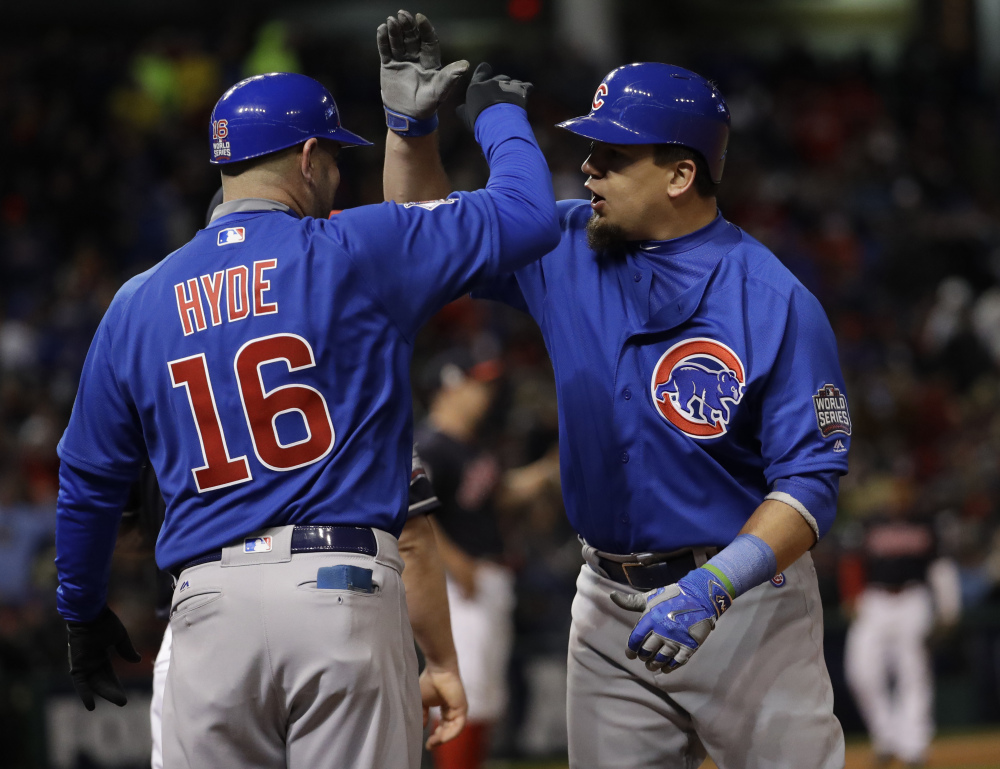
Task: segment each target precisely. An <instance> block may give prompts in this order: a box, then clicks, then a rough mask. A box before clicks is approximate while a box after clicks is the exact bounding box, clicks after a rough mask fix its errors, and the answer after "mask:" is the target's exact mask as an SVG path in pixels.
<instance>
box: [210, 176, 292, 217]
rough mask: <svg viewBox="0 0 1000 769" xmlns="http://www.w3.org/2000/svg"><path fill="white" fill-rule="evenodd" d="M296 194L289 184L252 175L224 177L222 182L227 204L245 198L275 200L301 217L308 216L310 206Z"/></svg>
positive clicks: (224, 199) (224, 198)
mask: <svg viewBox="0 0 1000 769" xmlns="http://www.w3.org/2000/svg"><path fill="white" fill-rule="evenodd" d="M244 177H247V178H244ZM296 192H297V191H296V190H295V189H293V188H292V187H291V185H289V184H284V183H275V182H273V181H272V180H269V179H262V178H259V177H255V176H252V175H251V174H244V175H241V176H238V177H233V178H229V179H227V178H226V177H223V181H222V194H223V201H224V202H226V203H228V202H229V201H231V200H240V199H243V198H261V199H263V200H274V201H276V202H278V203H284V204H285V205H286V206H288V207H289V208H290V209H292V210H293V211H294V212H295V213H296V214H298V215H299V216H300V217H302V216H306V215H307V209H308V206H307V204H306V202H305V201H304V200H303V199H302V198H303V196H302V195H301V194H296Z"/></svg>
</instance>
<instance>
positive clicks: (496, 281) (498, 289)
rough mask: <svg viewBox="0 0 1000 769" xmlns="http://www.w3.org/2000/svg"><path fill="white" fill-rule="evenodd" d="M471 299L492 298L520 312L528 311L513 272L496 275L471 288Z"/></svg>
mask: <svg viewBox="0 0 1000 769" xmlns="http://www.w3.org/2000/svg"><path fill="white" fill-rule="evenodd" d="M472 298H473V299H492V300H493V301H495V302H503V303H504V304H508V305H510V306H511V307H513V308H514V309H515V310H520V311H521V312H530V310H529V309H528V302H527V300H526V299H525V298H524V292H523V291H521V286H520V285H519V284H518V282H517V277H516V276H515V275H514V274H512V273H511V274H507V275H498V276H497V277H495V278H492V279H490V280H488V281H486V282H485V283H480V284H479V285H478V286H476V287H475V288H474V289H472Z"/></svg>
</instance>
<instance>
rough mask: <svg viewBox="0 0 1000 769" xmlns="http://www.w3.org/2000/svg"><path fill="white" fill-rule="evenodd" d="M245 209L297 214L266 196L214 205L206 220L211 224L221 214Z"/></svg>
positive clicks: (234, 212)
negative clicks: (210, 215) (210, 214)
mask: <svg viewBox="0 0 1000 769" xmlns="http://www.w3.org/2000/svg"><path fill="white" fill-rule="evenodd" d="M245 211H281V212H282V213H285V214H291V215H292V216H296V217H297V216H298V214H296V213H295V212H294V211H292V209H291V208H289V207H288V206H286V205H285V204H284V203H279V202H278V201H277V200H268V199H267V198H239V199H237V200H229V201H226V202H225V203H222V204H220V205H218V206H216V207H215V210H214V211H213V212H212V218H211V219H209V220H208V223H209V224H212V223H213V222H214V221H215V220H216V219H219V218H221V217H223V216H229V214H238V213H243V212H245Z"/></svg>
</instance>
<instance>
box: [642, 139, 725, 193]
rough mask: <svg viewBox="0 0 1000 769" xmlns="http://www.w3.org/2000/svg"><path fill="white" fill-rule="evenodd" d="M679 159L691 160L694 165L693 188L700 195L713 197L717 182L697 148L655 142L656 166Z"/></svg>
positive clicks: (654, 160)
mask: <svg viewBox="0 0 1000 769" xmlns="http://www.w3.org/2000/svg"><path fill="white" fill-rule="evenodd" d="M679 160H693V161H694V167H695V175H694V189H695V192H697V193H698V195H699V196H700V197H703V198H713V197H715V195H716V193H717V190H718V189H719V183H718V182H714V181H712V174H711V173H710V172H709V170H708V162H707V161H706V160H705V156H704V155H702V154H701V153H700V152H698V150H694V149H691V148H690V147H686V146H684V145H683V144H656V145H654V146H653V162H654V163H656V165H658V166H665V165H667V164H668V163H676V162H678V161H679Z"/></svg>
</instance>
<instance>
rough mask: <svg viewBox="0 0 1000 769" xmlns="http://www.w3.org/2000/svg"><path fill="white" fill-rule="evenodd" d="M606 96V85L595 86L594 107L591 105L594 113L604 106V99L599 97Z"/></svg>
mask: <svg viewBox="0 0 1000 769" xmlns="http://www.w3.org/2000/svg"><path fill="white" fill-rule="evenodd" d="M607 95H608V86H607V84H606V83H601V84H600V85H599V86H597V93H595V94H594V105H593V109H594V111H595V112H596V111H597V110H599V109H600V108H601V107H603V106H604V99H602V98H601V97H602V96H607Z"/></svg>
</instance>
